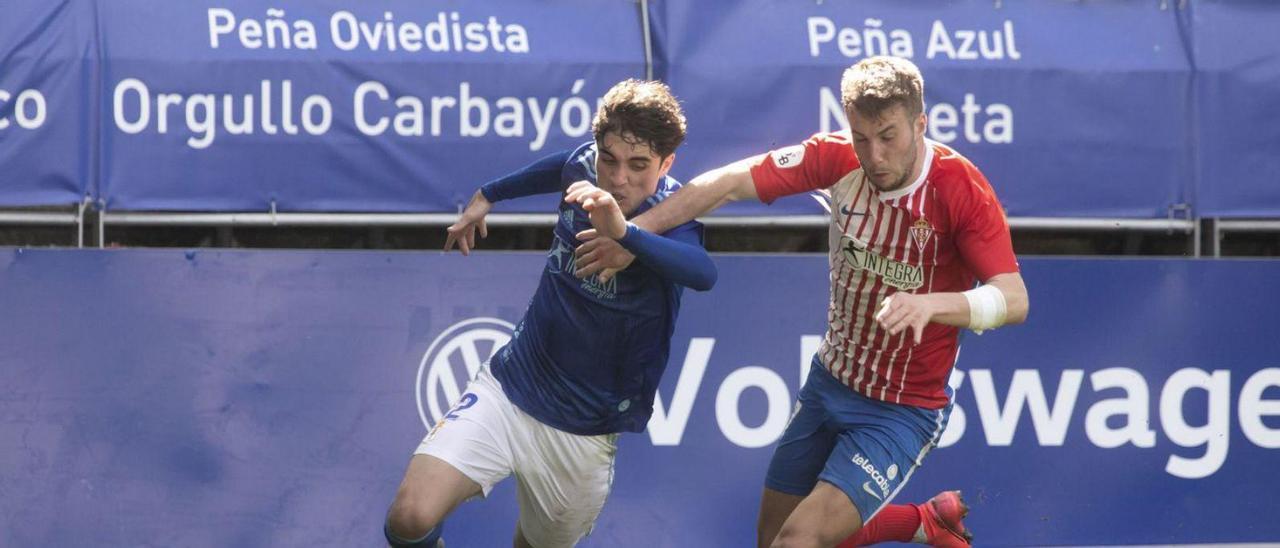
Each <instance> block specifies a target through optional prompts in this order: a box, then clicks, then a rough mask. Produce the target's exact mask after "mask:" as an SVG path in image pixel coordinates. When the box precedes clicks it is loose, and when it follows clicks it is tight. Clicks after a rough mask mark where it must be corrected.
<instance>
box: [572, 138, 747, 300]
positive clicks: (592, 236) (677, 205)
mask: <svg viewBox="0 0 1280 548" xmlns="http://www.w3.org/2000/svg"><path fill="white" fill-rule="evenodd" d="M756 163H759V157H758V156H757V157H752V158H747V159H744V160H740V161H737V162H734V163H732V164H729V165H727V166H723V167H720V168H717V169H713V170H711V171H708V172H706V173H703V174H702V175H699V176H697V177H694V179H693V180H692V181H690V182H689V183H688V184H686V185H684V187H682V188H681V189H680V190H677V191H676V193H675V194H673V195H671V197H670V198H667V199H666V200H663V201H662V203H660V204H658V205H656V206H654V208H653V209H650V210H649V211H646V212H644V213H642V214H641V215H640V216H638V217H636V218H635V219H632V222H633V223H635V225H636V226H637V227H640V228H641V229H643V230H646V231H648V232H652V233H654V234H661V233H664V232H666V231H668V230H670V229H671V228H673V227H677V226H680V225H682V224H684V223H686V222H689V221H691V220H693V219H694V218H696V217H700V216H702V215H705V214H707V213H710V212H711V211H714V210H715V209H717V208H719V207H720V206H722V205H724V204H727V203H729V202H732V201H736V200H746V199H756V198H757V195H756V186H755V181H754V180H752V178H751V166H752V165H754V164H756ZM598 236H599V234H598V233H597V232H596V231H594V230H587V231H584V232H581V233H579V234H578V235H577V238H578V239H579V240H581V241H582V242H583V244H582V245H580V246H578V248H577V249H576V250H574V253H575V255H577V259H576V264H577V266H578V269H577V270H576V271H574V275H575V276H578V277H579V278H586V277H588V276H593V275H597V274H598V275H599V276H600V279H601V280H602V281H605V280H608V279H609V278H612V277H613V276H614V275H615V274H617V273H618V272H619V271H621V270H623V269H625V268H627V267H628V266H630V265H631V261H633V260H635V255H634V254H632V253H631V252H629V251H627V250H626V249H625V248H623V247H622V246H619V245H617V244H616V243H614V242H612V241H610V240H609V239H602V238H599V237H598Z"/></svg>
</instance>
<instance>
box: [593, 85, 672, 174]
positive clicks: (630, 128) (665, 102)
mask: <svg viewBox="0 0 1280 548" xmlns="http://www.w3.org/2000/svg"><path fill="white" fill-rule="evenodd" d="M610 131H617V132H618V134H619V135H620V136H622V138H623V140H626V141H628V142H631V139H634V140H635V141H636V142H638V143H644V144H646V145H649V149H650V150H653V152H654V153H656V154H657V155H658V156H659V157H661V158H666V157H667V156H669V155H671V153H672V152H675V151H676V148H677V147H679V146H680V143H683V142H684V136H685V118H684V111H682V110H681V109H680V102H679V101H676V98H675V96H674V95H672V94H671V88H668V87H667V85H666V84H664V83H662V82H657V81H652V80H647V81H646V80H635V79H631V80H624V81H622V82H619V83H618V84H617V85H615V86H613V88H611V89H610V90H609V92H608V93H606V94H605V96H604V102H603V104H601V106H600V111H599V112H596V118H595V120H593V121H592V123H591V132H592V134H594V135H595V138H596V142H599V141H600V140H601V139H602V138H604V134H606V133H608V132H610ZM633 144H636V143H633Z"/></svg>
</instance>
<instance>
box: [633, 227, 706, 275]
mask: <svg viewBox="0 0 1280 548" xmlns="http://www.w3.org/2000/svg"><path fill="white" fill-rule="evenodd" d="M618 243H620V244H622V247H624V248H626V249H627V251H630V252H631V253H632V254H634V255H635V256H636V259H639V260H640V261H641V262H643V263H644V264H645V266H648V267H649V268H652V269H653V271H654V272H657V273H658V275H659V276H662V277H663V278H666V279H668V280H670V281H671V282H673V283H676V284H679V285H682V286H685V287H688V288H690V289H693V290H696V291H706V290H708V289H711V287H712V286H714V285H715V284H716V278H717V277H718V271H717V270H716V265H715V263H714V262H712V261H711V255H709V254H707V250H706V249H705V248H703V247H702V230H701V225H698V224H696V223H687V224H685V225H682V226H679V227H676V228H675V229H674V230H671V231H670V232H667V233H666V234H665V235H663V236H659V235H657V234H654V233H652V232H648V231H645V230H641V229H640V227H638V226H636V225H634V224H631V223H627V234H626V235H625V236H623V237H622V239H621V240H618Z"/></svg>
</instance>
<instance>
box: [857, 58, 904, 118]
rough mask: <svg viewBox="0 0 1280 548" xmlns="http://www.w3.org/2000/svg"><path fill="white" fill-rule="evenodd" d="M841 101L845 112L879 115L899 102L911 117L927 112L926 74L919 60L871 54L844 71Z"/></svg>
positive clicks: (870, 115) (871, 115)
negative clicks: (925, 97)
mask: <svg viewBox="0 0 1280 548" xmlns="http://www.w3.org/2000/svg"><path fill="white" fill-rule="evenodd" d="M840 102H841V103H842V104H843V105H844V111H845V112H855V111H856V112H857V113H858V114H861V115H863V116H866V117H868V118H879V117H880V116H881V115H883V114H884V113H885V112H886V111H888V110H889V109H891V108H893V107H894V106H895V105H902V106H903V107H905V108H906V109H907V118H908V119H914V118H915V117H916V116H919V115H920V113H921V112H924V77H923V76H921V75H920V69H919V68H917V67H916V65H915V63H912V62H911V61H908V60H906V59H902V58H899V57H888V56H878V57H868V58H866V59H863V60H861V61H859V62H858V63H857V64H855V65H853V66H852V67H849V68H848V69H846V70H845V71H844V76H843V77H842V78H841V79H840Z"/></svg>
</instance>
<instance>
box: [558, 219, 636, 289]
mask: <svg viewBox="0 0 1280 548" xmlns="http://www.w3.org/2000/svg"><path fill="white" fill-rule="evenodd" d="M575 237H576V238H578V241H581V242H582V245H580V246H578V248H577V249H575V250H573V256H574V264H576V265H577V267H578V268H577V270H574V271H573V275H574V276H577V277H579V278H588V277H590V276H591V275H593V274H599V277H600V282H601V283H604V282H607V281H609V279H610V278H612V277H613V276H614V275H615V274H617V273H618V272H620V271H623V270H626V269H627V267H628V266H631V261H634V260H636V256H635V255H632V254H631V252H630V251H627V250H626V248H624V247H622V244H620V243H618V242H617V241H615V240H611V239H609V238H602V237H601V236H600V235H599V233H597V232H596V229H594V228H592V229H588V230H584V231H582V232H579V233H577V234H576V235H575Z"/></svg>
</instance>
